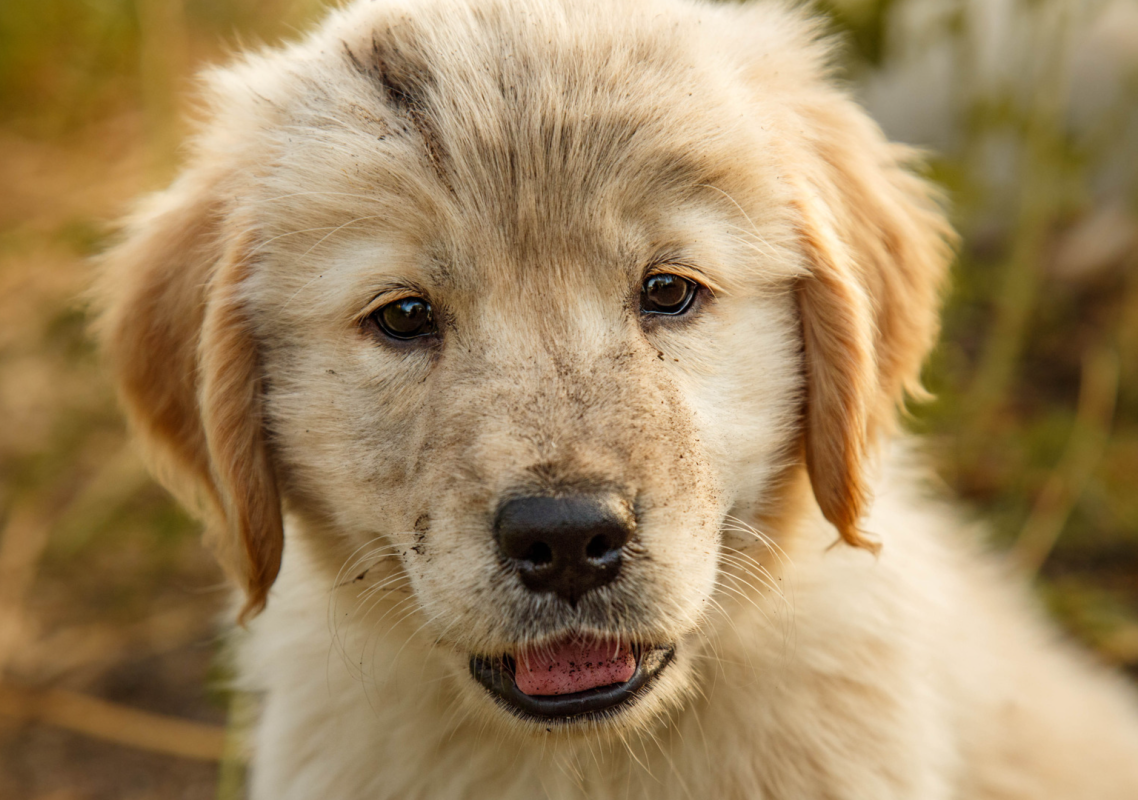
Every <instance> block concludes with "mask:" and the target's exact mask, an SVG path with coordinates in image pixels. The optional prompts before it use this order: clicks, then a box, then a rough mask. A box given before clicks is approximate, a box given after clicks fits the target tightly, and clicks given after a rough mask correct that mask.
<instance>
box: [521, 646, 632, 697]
mask: <svg viewBox="0 0 1138 800" xmlns="http://www.w3.org/2000/svg"><path fill="white" fill-rule="evenodd" d="M516 662H517V668H516V669H515V670H514V681H515V682H516V683H517V684H518V688H519V689H521V690H522V691H523V692H525V693H526V694H529V695H550V694H571V693H573V692H583V691H585V690H586V689H595V688H596V687H598V686H608V685H609V684H612V683H624V682H625V681H627V680H630V679H631V678H632V675H633V673H635V672H636V657H635V656H633V655H632V650H630V649H629V647H628V645H623V644H622V645H619V646H618V645H617V644H615V643H614V642H595V641H594V642H564V643H562V644H555V645H553V647H552V648H548V647H545V648H542V649H541V650H540V651H534V652H523V653H519V654H518V657H517V659H516Z"/></svg>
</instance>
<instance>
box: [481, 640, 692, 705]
mask: <svg viewBox="0 0 1138 800" xmlns="http://www.w3.org/2000/svg"><path fill="white" fill-rule="evenodd" d="M675 653H676V651H675V648H674V647H671V646H667V647H646V648H643V649H641V650H640V652H639V653H638V657H637V659H636V672H634V673H633V675H632V677H631V678H629V679H628V680H627V681H625V682H624V683H614V684H611V685H609V686H598V687H597V688H595V689H588V690H586V691H583V692H574V693H573V694H561V695H540V696H539V695H528V694H525V693H524V692H522V691H521V690H520V689H519V688H518V686H517V684H516V683H515V682H514V676H513V669H512V667H511V666H510V665H508V664H506V663H504V662H503V661H501V660H498V661H497V663H495V661H492V660H491V659H488V658H484V657H482V656H472V657H471V659H470V674H471V675H472V676H473V677H474V679H475V680H476V681H478V682H479V683H480V684H482V686H484V687H485V688H486V690H487V691H489V692H490V694H492V695H494V697H495V699H496V700H497V701H498V702H499V704H500V705H502V706H503V707H505V708H506V710H508V711H510V712H511V713H513V714H515V715H516V716H519V717H522V718H523V719H532V720H539V721H541V722H549V721H556V722H579V721H583V720H588V719H600V718H604V717H607V716H612V715H614V714H617V713H620V712H621V711H622V710H623V709H624V708H627V707H629V706H631V705H632V704H633V703H635V702H636V699H637V697H639V696H641V695H643V694H644V691H645V689H646V688H647V687H648V686H649V685H650V684H651V683H652V682H653V681H654V680H655V679H656V677H657V676H658V675H659V674H660V673H661V672H663V671H664V669H665V668H666V667H667V666H668V664H670V663H671V661H672V658H673V657H674V656H675Z"/></svg>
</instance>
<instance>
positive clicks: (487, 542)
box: [100, 0, 1138, 800]
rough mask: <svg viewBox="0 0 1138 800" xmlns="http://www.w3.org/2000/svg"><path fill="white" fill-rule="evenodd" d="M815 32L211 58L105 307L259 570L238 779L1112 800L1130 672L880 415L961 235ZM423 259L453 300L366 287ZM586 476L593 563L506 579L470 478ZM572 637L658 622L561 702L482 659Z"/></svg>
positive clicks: (556, 14)
mask: <svg viewBox="0 0 1138 800" xmlns="http://www.w3.org/2000/svg"><path fill="white" fill-rule="evenodd" d="M827 59H828V43H827V42H826V41H825V40H824V39H822V38H820V36H819V28H818V25H817V23H816V22H814V21H812V20H811V19H810V18H809V17H808V15H804V14H802V13H800V12H798V11H795V10H793V9H790V8H788V7H784V6H781V5H777V4H771V3H763V4H754V5H751V6H745V7H740V6H734V5H729V6H705V5H697V4H694V3H690V2H681V1H680V0H603V1H602V0H572V2H570V0H405V1H404V2H400V0H378V1H377V2H358V3H354V4H352V5H350V6H348V7H346V8H344V9H342V10H339V11H336V12H334V13H333V14H332V15H331V16H330V17H329V19H328V20H327V22H326V23H325V24H324V25H323V27H322V28H321V29H320V30H318V31H317V32H316V33H314V34H313V35H312V36H311V37H309V38H308V39H306V40H305V41H303V42H302V43H300V44H296V45H292V46H289V47H286V48H283V49H280V50H274V51H268V52H264V53H261V54H257V55H253V56H250V57H248V58H246V59H245V60H243V61H241V62H240V63H237V64H236V65H233V66H231V67H228V68H226V69H224V70H219V71H215V72H212V73H210V74H209V76H208V79H207V85H208V88H207V96H208V98H209V101H210V106H209V110H208V120H207V122H206V124H205V126H204V129H203V131H202V133H201V134H200V136H199V137H198V138H197V140H196V142H195V146H194V149H193V153H192V156H191V157H190V159H189V161H188V163H187V165H186V167H185V170H184V173H183V175H182V177H181V178H179V179H178V180H177V181H176V182H175V183H174V185H173V186H171V187H170V188H169V189H168V190H166V191H165V192H162V193H161V194H159V195H157V196H156V197H154V198H152V199H150V200H149V201H148V202H147V203H145V204H144V205H143V206H142V209H141V210H140V212H139V213H138V214H137V215H136V216H135V217H134V218H133V219H132V220H130V221H129V223H128V225H127V228H126V234H125V236H124V238H123V241H122V243H121V244H120V245H118V246H117V247H116V248H115V249H114V250H112V251H111V252H110V253H109V254H108V255H107V257H106V269H105V272H104V276H103V279H102V283H101V290H100V291H101V295H100V296H101V297H102V299H103V307H104V311H103V315H102V318H101V322H100V334H101V337H102V340H103V342H104V345H105V348H106V351H107V353H108V355H109V358H110V361H111V363H112V366H113V369H114V370H115V374H116V376H117V379H118V381H119V384H120V386H121V391H122V396H123V399H124V402H125V405H126V407H127V409H128V411H129V414H130V417H131V419H132V421H133V423H134V425H135V428H136V430H137V433H138V436H139V438H140V439H141V440H142V441H143V442H144V443H145V444H146V446H147V449H148V452H149V454H150V455H151V460H152V462H153V463H154V465H155V468H156V471H157V474H158V475H159V476H160V478H161V479H162V480H163V481H164V482H165V483H166V485H167V486H169V487H170V488H171V490H172V491H173V492H174V493H175V494H176V495H177V496H178V497H179V498H180V499H181V500H182V501H183V502H185V503H186V504H187V505H188V506H189V507H191V508H193V509H195V510H196V511H197V512H198V513H200V514H201V516H202V517H203V519H204V520H205V521H206V522H207V526H208V527H207V529H208V538H209V541H210V542H211V544H212V546H213V547H214V549H215V550H216V552H217V554H218V557H219V559H220V561H221V563H222V564H223V565H224V567H225V568H226V570H227V572H228V573H229V574H230V575H231V576H232V577H233V579H234V580H235V581H236V583H237V584H238V586H239V587H240V588H241V589H242V591H243V597H244V605H243V611H242V618H243V620H244V621H246V622H247V629H246V630H241V631H238V632H236V633H235V647H236V652H237V654H238V655H237V661H238V664H239V674H240V681H241V684H242V686H243V687H245V688H246V689H249V690H251V691H255V692H258V693H261V694H262V695H263V708H262V712H261V714H260V717H259V720H258V722H257V724H256V726H255V742H254V746H255V747H254V757H253V770H252V776H253V777H252V783H253V797H255V798H258V800H268V799H269V798H274V799H279V798H298V799H303V800H310V799H311V798H315V797H328V798H338V799H340V800H356V799H357V798H358V799H359V800H363V798H385V797H387V798H414V797H422V798H433V799H436V800H437V799H438V798H446V797H454V798H474V797H487V798H490V797H493V798H532V797H542V796H545V797H550V798H562V797H566V798H567V797H579V796H587V797H592V798H607V797H613V798H617V797H652V798H656V799H657V800H663V798H669V797H724V798H727V797H748V798H768V800H797V799H800V798H823V797H824V798H835V799H836V798H873V800H885V799H886V798H898V799H900V798H906V799H907V800H911V798H922V799H923V800H938V799H939V798H964V797H967V798H975V799H976V800H981V799H985V800H995V799H996V798H1009V799H1010V798H1022V799H1024V800H1026V799H1027V798H1031V799H1032V800H1046V798H1075V797H1080V798H1082V797H1094V798H1097V799H1098V800H1110V798H1117V800H1123V799H1124V798H1127V799H1128V798H1133V797H1135V796H1138V714H1136V712H1135V708H1134V703H1133V699H1132V697H1131V696H1130V695H1129V694H1128V691H1127V689H1126V688H1125V687H1124V686H1123V684H1122V682H1121V681H1120V680H1119V679H1117V678H1116V677H1114V676H1111V675H1109V674H1106V673H1105V672H1104V671H1102V670H1100V669H1099V668H1097V667H1094V666H1092V665H1091V664H1090V663H1089V662H1087V660H1086V659H1084V658H1083V657H1082V656H1080V655H1078V654H1076V653H1074V652H1073V651H1070V650H1069V649H1068V648H1067V646H1066V645H1063V644H1061V643H1059V642H1057V641H1056V640H1055V636H1054V635H1053V633H1052V632H1051V631H1050V630H1049V629H1048V628H1047V627H1046V625H1044V624H1043V623H1041V622H1040V621H1039V620H1038V619H1037V618H1036V615H1035V613H1034V612H1033V611H1032V610H1031V609H1030V607H1029V604H1027V603H1026V602H1025V601H1024V600H1023V599H1022V598H1021V597H1020V594H1019V590H1018V589H1011V588H1008V586H1009V585H1012V584H1014V581H1013V580H1011V579H1009V578H1008V577H1007V576H1003V575H1001V574H998V573H999V571H998V569H997V568H996V567H995V565H994V562H992V561H990V560H988V559H986V558H985V557H983V556H981V555H978V554H976V553H974V552H972V549H971V548H970V547H969V546H968V545H967V544H966V543H965V541H966V537H965V536H964V535H963V534H962V533H961V532H960V531H959V530H958V529H959V528H960V527H961V526H960V525H959V523H958V522H957V521H956V518H955V516H954V515H953V514H952V512H951V511H950V510H948V509H946V508H944V507H941V506H939V505H938V504H936V503H935V502H934V501H932V500H930V499H928V498H926V497H923V496H922V495H921V493H920V492H919V491H918V490H917V489H916V488H915V487H916V486H918V485H919V473H920V470H919V468H918V467H917V466H916V464H915V461H914V459H911V458H909V457H907V456H906V455H905V448H904V447H903V445H901V444H897V443H893V444H889V442H890V441H891V440H892V439H893V437H894V436H895V430H894V428H895V424H894V423H895V417H896V413H897V411H896V410H897V407H898V405H899V404H900V403H902V402H903V400H904V395H905V394H906V393H909V394H918V393H919V392H920V389H919V383H918V372H919V368H920V364H921V361H922V359H923V357H924V355H925V354H926V352H927V350H928V349H929V347H930V346H931V345H932V343H933V341H934V339H935V336H936V327H937V325H936V318H937V298H938V294H939V291H940V288H941V286H942V284H943V281H944V277H945V272H946V268H947V264H948V261H949V259H950V250H951V242H952V234H951V231H950V229H949V227H948V225H947V224H946V222H945V220H944V218H943V216H942V214H941V212H940V210H939V209H938V207H937V204H936V202H935V196H934V194H933V192H932V191H931V190H930V187H929V186H928V185H927V184H926V183H925V182H924V181H923V180H921V179H920V178H919V177H917V176H916V175H915V174H914V173H913V172H912V171H911V170H910V168H909V166H908V162H909V161H910V160H911V159H910V154H909V153H908V152H907V151H905V150H904V149H902V148H899V147H897V146H894V145H891V144H889V143H887V142H886V141H885V140H884V138H883V137H882V135H881V133H880V131H879V130H878V129H877V127H876V126H875V125H874V124H873V123H872V122H871V121H870V120H869V119H868V118H867V117H866V115H865V114H864V113H863V112H862V111H861V109H859V108H858V107H857V105H856V104H855V103H853V102H852V101H851V100H850V98H849V97H848V96H847V95H846V94H845V93H844V92H843V91H841V90H840V89H839V88H836V87H835V85H834V82H833V80H832V79H831V78H830V77H829V75H828V67H827ZM654 271H655V272H660V271H665V272H671V273H675V274H680V275H683V276H686V277H688V278H690V279H692V280H694V281H696V282H697V283H699V284H700V285H701V286H703V287H704V288H703V289H702V290H701V293H700V297H699V299H698V301H697V302H698V306H697V307H696V309H695V310H694V311H693V312H692V313H690V314H689V315H688V316H686V317H684V318H682V319H670V320H663V319H649V318H646V317H643V316H642V315H641V314H640V313H639V311H638V297H639V290H640V285H641V282H642V281H643V279H644V277H645V275H646V274H649V273H651V272H654ZM411 295H414V296H422V297H426V298H428V299H429V300H430V301H431V303H432V305H433V307H434V308H435V310H436V315H437V317H438V319H439V324H440V334H439V336H437V337H435V338H434V339H432V340H431V341H430V342H429V343H426V344H421V343H417V344H412V345H407V344H405V343H404V344H398V343H394V342H392V341H390V340H387V339H385V338H384V336H383V335H382V334H381V333H378V332H377V331H376V330H375V329H374V328H373V327H369V324H368V319H369V317H370V315H371V314H372V313H373V312H374V311H375V310H376V309H377V308H379V307H380V306H382V305H383V304H385V303H388V302H391V301H392V300H395V299H399V298H400V297H407V296H411ZM596 487H601V488H604V489H605V490H607V491H610V492H615V493H616V494H618V495H619V496H621V497H624V498H628V502H629V503H630V504H631V505H632V506H633V507H634V508H635V510H636V516H637V522H638V526H637V532H636V537H635V539H634V540H633V542H632V543H630V545H629V546H628V547H627V548H626V552H625V565H624V568H623V570H622V572H621V576H620V578H619V580H617V581H616V582H614V583H613V584H611V585H609V586H605V587H603V588H601V589H597V590H594V591H593V592H590V593H589V594H587V595H585V596H584V597H583V598H582V599H581V601H580V602H579V603H577V604H576V605H575V606H570V605H568V604H566V603H563V602H560V601H557V600H556V599H554V598H552V597H551V596H549V595H540V594H534V593H531V592H529V591H526V590H525V589H524V587H523V586H522V585H521V583H520V582H519V581H518V580H517V578H516V576H514V575H513V574H512V573H511V572H510V571H509V570H508V569H506V568H504V566H503V564H502V563H501V561H500V559H499V558H498V557H497V555H496V553H495V550H494V543H493V537H492V535H491V527H492V519H493V514H494V509H495V508H497V507H498V505H499V504H500V503H501V502H502V501H503V499H506V498H509V497H511V496H516V495H517V494H519V493H525V492H530V493H532V492H571V491H578V490H591V489H594V488H596ZM874 496H876V499H875V500H873V501H872V502H871V499H872V498H873V497H874ZM842 540H844V543H843V542H842ZM282 554H283V561H282ZM278 573H279V574H278ZM565 632H578V633H579V632H593V633H604V634H608V635H618V636H620V637H622V638H624V639H625V640H630V641H635V642H642V643H674V644H675V645H676V658H675V661H674V662H673V664H672V665H671V666H669V667H668V668H667V669H666V670H665V671H664V672H663V673H662V674H661V675H660V677H659V680H658V681H657V682H656V683H654V684H652V685H651V686H650V688H649V689H648V690H647V691H646V692H645V693H644V694H643V695H642V696H640V697H639V698H638V699H637V701H636V702H635V703H634V704H633V705H632V706H631V707H630V708H628V709H626V710H625V711H624V712H622V713H620V714H618V715H615V716H613V717H611V718H607V719H601V720H598V721H594V722H589V723H573V722H569V723H556V724H550V725H548V726H547V725H539V724H535V723H533V722H527V721H523V720H521V719H519V718H516V717H514V716H512V715H511V714H509V713H508V712H507V711H505V710H503V709H502V708H500V707H499V706H498V705H496V704H495V703H494V702H493V701H492V700H491V698H490V696H489V695H488V694H487V693H486V691H485V690H484V689H483V688H482V687H481V686H480V685H479V684H477V683H476V682H474V681H473V680H472V678H471V676H470V674H469V672H468V669H467V663H468V660H469V658H470V656H471V655H472V654H495V653H509V652H514V651H516V650H517V648H519V647H521V646H524V645H541V644H542V643H543V642H548V641H551V640H552V639H553V637H555V636H557V635H559V634H564V633H565Z"/></svg>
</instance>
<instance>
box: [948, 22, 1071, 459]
mask: <svg viewBox="0 0 1138 800" xmlns="http://www.w3.org/2000/svg"><path fill="white" fill-rule="evenodd" d="M1049 5H1050V9H1049V10H1050V11H1051V12H1052V14H1051V15H1050V19H1049V20H1048V19H1046V18H1047V17H1048V15H1047V14H1045V13H1039V14H1038V15H1037V22H1038V27H1037V29H1036V36H1037V39H1038V41H1037V42H1036V45H1037V52H1039V53H1041V54H1046V56H1045V57H1044V58H1045V60H1044V63H1043V64H1041V65H1040V68H1041V72H1042V77H1041V78H1040V80H1039V82H1038V84H1037V85H1036V88H1035V91H1034V92H1033V93H1032V96H1031V97H1030V101H1029V102H1030V105H1029V108H1028V110H1027V116H1026V119H1025V121H1024V125H1023V142H1024V144H1023V150H1022V153H1021V156H1020V165H1019V170H1018V174H1019V175H1020V177H1021V181H1020V183H1021V187H1022V188H1021V190H1020V193H1019V212H1018V217H1017V220H1016V225H1015V229H1014V232H1013V236H1012V238H1013V245H1012V250H1011V254H1010V256H1009V258H1008V259H1007V261H1006V262H1005V264H1004V269H1003V274H1002V275H1001V276H1000V279H999V282H998V289H997V291H996V294H995V296H994V297H993V305H994V316H995V319H994V321H993V323H992V328H991V331H990V333H989V334H988V336H987V339H986V341H985V343H984V347H983V350H982V352H981V354H980V360H979V364H978V366H977V368H976V373H975V377H974V378H973V381H972V385H971V387H970V388H969V392H968V396H967V398H966V400H965V413H966V416H967V417H968V418H969V419H970V422H969V424H968V426H967V429H968V430H969V431H970V432H971V434H972V436H973V438H972V441H971V442H966V449H967V450H968V451H970V452H974V451H975V448H976V447H977V446H982V443H983V442H985V441H987V440H988V439H989V434H990V432H991V430H992V428H993V425H994V423H995V421H996V417H997V416H998V415H999V413H1000V411H1001V410H1002V407H1003V405H1004V403H1005V401H1006V399H1007V395H1008V388H1009V386H1011V385H1012V384H1013V382H1014V380H1015V377H1016V372H1015V371H1016V366H1017V364H1018V362H1019V361H1020V356H1021V355H1022V353H1023V349H1024V343H1025V342H1026V339H1027V331H1028V326H1029V324H1030V321H1031V317H1032V312H1033V311H1034V310H1035V307H1036V301H1037V296H1038V291H1039V283H1040V280H1041V278H1042V273H1043V269H1042V265H1043V263H1044V262H1045V256H1046V250H1047V245H1048V242H1049V240H1050V238H1051V232H1052V227H1053V226H1054V224H1055V222H1056V220H1057V219H1058V218H1059V216H1060V214H1061V213H1062V212H1063V211H1064V210H1065V209H1066V208H1068V206H1069V204H1070V200H1071V198H1070V193H1069V192H1068V191H1067V190H1068V189H1069V186H1068V183H1069V181H1067V180H1065V178H1066V175H1065V172H1066V170H1065V169H1064V167H1065V165H1066V163H1067V160H1068V159H1067V153H1066V147H1065V141H1064V138H1063V134H1062V125H1061V119H1062V115H1063V113H1064V111H1065V106H1066V99H1067V97H1068V94H1069V86H1068V76H1069V74H1070V69H1069V66H1068V62H1069V57H1070V56H1069V51H1070V28H1071V26H1070V25H1069V20H1068V17H1069V16H1070V12H1069V10H1068V4H1067V3H1066V2H1063V0H1054V1H1053V2H1051V3H1050V4H1049ZM1048 22H1050V24H1047V23H1048ZM965 63H968V61H967V60H966V61H965Z"/></svg>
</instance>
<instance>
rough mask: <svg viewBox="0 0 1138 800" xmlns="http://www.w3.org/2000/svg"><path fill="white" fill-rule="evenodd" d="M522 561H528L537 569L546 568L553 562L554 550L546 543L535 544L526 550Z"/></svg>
mask: <svg viewBox="0 0 1138 800" xmlns="http://www.w3.org/2000/svg"><path fill="white" fill-rule="evenodd" d="M522 560H523V561H528V562H529V563H531V564H533V565H534V566H535V567H544V566H545V565H546V564H550V563H552V562H553V550H551V549H550V547H549V545H547V544H546V543H545V542H534V543H533V544H531V545H530V546H529V549H528V550H526V552H525V554H524V555H523V556H522Z"/></svg>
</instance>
